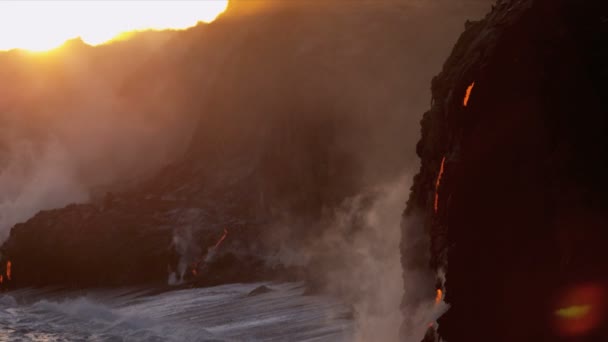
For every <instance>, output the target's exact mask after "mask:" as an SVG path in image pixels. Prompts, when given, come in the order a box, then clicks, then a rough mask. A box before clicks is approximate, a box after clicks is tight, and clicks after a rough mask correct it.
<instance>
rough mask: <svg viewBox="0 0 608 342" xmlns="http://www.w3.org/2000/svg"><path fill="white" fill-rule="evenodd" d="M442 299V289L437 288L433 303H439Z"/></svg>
mask: <svg viewBox="0 0 608 342" xmlns="http://www.w3.org/2000/svg"><path fill="white" fill-rule="evenodd" d="M442 300H443V291H442V290H441V289H437V295H436V296H435V305H439V303H441V301H442Z"/></svg>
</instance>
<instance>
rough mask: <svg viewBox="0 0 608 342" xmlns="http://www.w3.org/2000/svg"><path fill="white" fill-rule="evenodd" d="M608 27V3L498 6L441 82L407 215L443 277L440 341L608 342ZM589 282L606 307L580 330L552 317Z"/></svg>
mask: <svg viewBox="0 0 608 342" xmlns="http://www.w3.org/2000/svg"><path fill="white" fill-rule="evenodd" d="M607 18H608V3H607V2H605V1H593V0H588V1H567V0H563V1H562V0H556V1H546V0H523V1H515V0H514V1H498V3H497V4H496V5H495V7H494V8H493V10H492V12H491V13H490V14H488V15H487V17H486V18H485V19H484V20H482V21H479V22H469V23H467V25H466V31H465V32H464V33H463V34H462V36H461V37H460V39H459V41H458V43H457V44H456V46H455V47H454V50H453V52H452V54H451V56H450V57H449V58H448V60H447V61H446V63H445V65H444V68H443V71H442V72H441V73H440V74H439V75H438V76H437V77H436V78H435V79H434V80H433V82H432V91H433V105H432V107H431V110H430V111H428V112H427V113H425V115H424V118H423V119H422V138H421V140H420V142H419V143H418V146H417V152H418V155H419V156H420V158H421V161H422V165H421V169H420V172H419V174H418V175H417V176H416V178H415V183H414V185H413V188H412V190H413V192H412V194H411V197H410V200H409V204H408V208H407V211H406V215H420V216H423V217H424V218H425V221H424V225H425V227H426V229H427V231H428V233H429V234H430V238H431V254H432V260H431V266H432V268H433V269H435V270H439V269H443V270H446V271H447V276H446V277H447V282H446V283H445V284H444V286H445V290H446V291H445V293H446V297H445V300H446V302H447V303H449V304H450V305H451V308H450V310H449V311H448V312H447V314H445V315H444V316H443V317H442V318H441V319H440V320H439V335H440V336H441V338H443V339H445V340H447V341H450V342H461V341H462V342H464V341H467V342H472V341H562V340H563V341H570V340H573V338H575V340H576V341H604V340H606V339H607V338H608V330H606V329H607V327H608V321H607V320H606V319H607V317H608V312H607V311H606V307H607V303H606V302H605V301H606V298H608V297H606V296H605V294H606V291H607V290H608V288H607V287H606V286H607V285H608V283H607V281H608V254H607V253H608V249H607V248H606V241H608V229H607V228H606V227H607V225H606V224H607V223H608V216H607V214H606V213H607V212H608V210H607V209H608V200H607V197H606V193H607V191H608V178H607V177H606V176H605V175H606V174H607V172H608V162H607V160H606V158H605V156H606V153H607V152H608V126H607V122H608V103H607V102H606V99H608V72H607V71H608V19H607ZM473 84H474V85H473ZM469 88H470V89H471V91H470V96H469V97H468V99H467V100H465V98H466V97H467V96H466V94H467V89H469ZM442 160H444V161H442ZM442 164H444V165H443V173H442V174H441V175H440V173H441V172H440V170H441V169H442ZM438 178H441V179H440V180H438ZM404 257H405V256H404ZM585 284H594V286H595V288H599V289H600V290H597V291H599V292H602V291H603V293H604V297H603V299H602V297H601V296H596V297H593V298H596V299H594V300H592V301H591V302H590V303H587V304H588V305H589V306H588V309H589V310H590V311H589V312H590V313H589V315H595V316H594V317H593V318H590V317H591V316H589V317H588V318H584V317H583V318H580V320H581V321H582V320H584V319H589V320H590V321H587V322H588V324H589V327H588V328H585V329H583V328H581V326H580V325H579V326H577V328H576V329H579V330H576V329H573V328H572V326H573V325H575V324H580V322H581V321H576V320H577V319H579V318H575V319H573V321H571V322H570V323H569V322H567V319H566V318H560V317H558V312H559V311H556V310H559V309H560V306H559V305H560V300H559V298H560V293H562V291H564V289H569V288H577V287H578V286H588V285H585ZM406 290H407V289H406ZM430 291H432V289H431V290H430ZM586 293H587V295H589V293H591V292H590V290H589V291H587V292H586ZM589 296H590V295H589ZM587 298H591V297H587ZM597 298H600V299H597ZM581 300H582V299H581ZM583 301H584V300H583ZM570 304H571V305H572V304H573V303H570ZM582 304H584V303H578V304H577V305H582ZM587 304H586V305H587ZM583 316H584V314H583ZM560 320H563V321H560ZM572 322H574V323H572ZM589 322H592V323H589ZM569 324H570V325H571V326H570V328H568V325H569ZM564 327H565V328H564ZM568 329H570V330H568ZM573 331H575V332H573Z"/></svg>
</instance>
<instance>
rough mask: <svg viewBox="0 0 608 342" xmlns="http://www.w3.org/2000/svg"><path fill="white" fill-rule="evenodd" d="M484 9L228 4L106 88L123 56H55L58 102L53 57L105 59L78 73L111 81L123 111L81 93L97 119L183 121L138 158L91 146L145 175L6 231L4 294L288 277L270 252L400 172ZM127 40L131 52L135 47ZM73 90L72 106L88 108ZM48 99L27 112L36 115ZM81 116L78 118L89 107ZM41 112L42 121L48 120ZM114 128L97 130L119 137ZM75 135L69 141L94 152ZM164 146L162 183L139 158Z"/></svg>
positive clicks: (123, 145)
mask: <svg viewBox="0 0 608 342" xmlns="http://www.w3.org/2000/svg"><path fill="white" fill-rule="evenodd" d="M260 4H261V5H260ZM258 5H260V7H258ZM480 8H482V7H481V6H477V5H475V6H473V8H465V7H461V6H452V7H447V9H445V10H444V9H443V7H440V6H438V5H437V6H436V5H432V6H430V7H425V6H420V5H419V4H418V3H416V2H413V3H411V4H410V3H405V4H404V3H401V2H398V1H381V2H376V1H361V2H351V1H338V0H336V1H326V2H323V4H317V5H316V6H310V5H309V3H308V2H281V1H268V2H244V1H243V2H241V1H235V2H234V4H233V6H231V8H230V9H229V10H228V11H227V12H226V13H225V14H224V15H223V16H222V17H220V18H219V19H218V20H216V21H215V22H214V23H212V24H211V25H203V26H199V27H195V28H193V29H191V30H188V31H185V32H179V33H176V34H172V35H170V36H169V38H167V39H166V40H163V43H162V44H160V45H155V44H151V45H146V44H144V43H141V44H142V45H144V46H147V47H148V49H142V50H141V51H140V52H141V56H140V55H139V54H138V57H141V58H137V60H136V61H137V63H125V64H120V66H121V67H120V68H119V69H120V70H117V71H116V73H117V74H116V75H115V74H114V73H113V71H112V70H111V69H107V68H105V67H104V66H106V63H108V64H109V62H108V60H110V59H112V58H114V59H116V58H118V57H120V56H121V53H120V51H119V50H120V47H117V46H112V45H110V46H106V47H102V50H96V49H98V48H95V49H93V48H90V47H83V46H79V45H78V42H73V44H74V46H72V48H73V50H65V51H67V52H65V54H66V56H56V57H57V58H55V59H53V61H54V63H57V64H58V65H59V66H60V67H56V66H52V67H50V69H51V71H52V72H51V73H50V76H49V81H48V82H47V83H48V84H51V85H52V84H53V81H56V80H55V78H54V77H57V78H60V79H64V78H65V79H67V80H68V81H69V82H68V86H67V87H66V89H67V90H66V89H63V88H61V89H56V90H55V91H56V92H57V93H58V94H55V93H52V94H51V95H53V94H55V95H57V96H60V95H61V94H62V93H63V92H64V91H65V92H75V91H76V90H79V89H80V88H78V87H77V85H78V84H79V83H78V80H79V79H78V78H77V77H74V78H71V77H67V76H65V74H69V72H70V71H71V70H72V69H71V67H70V64H69V63H68V64H65V63H64V62H65V61H66V60H67V58H73V57H74V56H76V54H77V51H76V50H80V49H82V50H84V51H86V53H87V55H91V56H94V57H95V58H93V59H94V60H95V61H97V62H99V63H92V64H88V63H85V66H89V67H90V69H87V73H86V74H85V75H86V76H87V77H85V80H89V79H98V78H99V79H98V80H100V81H105V79H104V77H103V76H105V75H106V73H107V74H109V75H110V76H112V77H110V78H111V82H109V83H110V84H111V86H110V87H109V90H111V92H110V93H111V95H112V98H118V99H119V100H120V101H121V102H119V103H126V104H127V106H126V108H122V107H121V109H125V110H124V111H121V112H120V113H117V112H115V111H114V110H115V109H116V108H114V107H112V106H109V107H110V108H106V106H101V104H104V101H103V100H104V98H103V97H101V96H97V95H96V94H98V92H96V91H91V92H87V89H85V88H83V89H82V90H83V93H84V95H87V96H91V97H92V98H93V99H94V100H95V101H93V104H94V106H92V107H94V108H102V109H103V110H100V112H101V113H100V114H99V115H98V116H99V117H106V116H116V117H119V118H120V117H123V118H124V120H125V121H128V120H129V119H130V118H131V117H132V116H135V117H138V118H139V119H141V121H142V122H144V123H145V122H147V121H148V120H151V121H154V122H157V120H155V119H158V118H161V119H163V120H165V119H166V120H169V121H168V122H169V123H171V122H173V121H171V120H170V119H171V118H174V117H178V118H182V119H183V120H179V122H178V123H177V124H175V125H173V124H171V125H169V124H167V125H166V127H167V132H162V130H161V131H159V130H158V127H163V125H164V123H165V121H163V120H159V121H158V123H159V125H157V126H158V127H157V126H155V127H156V128H155V129H150V130H148V129H146V128H147V126H145V125H144V129H143V131H144V133H145V136H146V137H147V138H148V140H147V141H148V142H152V144H148V145H142V146H138V145H137V143H138V139H133V141H132V142H133V145H131V144H130V141H129V139H128V138H129V135H128V134H127V135H126V137H122V138H121V139H117V140H115V139H113V137H114V135H112V134H108V135H107V136H104V135H102V136H101V137H97V138H98V139H99V141H100V142H101V144H100V145H101V146H105V145H104V144H105V143H108V144H111V145H112V146H114V145H116V147H115V148H113V149H110V151H112V152H115V154H114V153H109V154H108V156H109V157H111V158H108V160H110V161H118V162H124V161H127V162H128V163H126V164H127V165H131V166H133V165H135V166H137V168H143V169H144V170H148V171H154V172H152V174H147V176H148V178H147V179H146V181H142V179H143V178H140V179H138V181H139V182H138V183H137V184H135V185H133V184H130V185H131V186H130V187H120V186H114V187H113V188H114V189H116V188H118V191H112V192H113V193H112V194H107V195H106V194H101V195H95V194H94V195H93V196H92V201H90V203H88V204H78V205H70V206H68V207H66V208H63V209H57V210H50V211H43V212H40V213H39V214H37V215H36V216H35V217H33V218H32V219H30V220H28V221H26V222H24V223H21V224H18V225H16V226H15V227H14V228H13V229H12V230H11V233H10V236H9V237H8V240H7V241H6V243H5V244H4V245H3V247H2V249H1V252H2V259H1V260H0V263H1V264H2V265H3V266H2V267H4V268H6V264H7V262H8V261H9V260H10V261H11V264H12V269H11V273H12V277H11V279H10V281H9V280H6V279H5V282H4V286H8V287H22V286H29V285H45V284H60V285H70V286H92V285H95V284H97V285H105V284H109V285H124V284H135V283H143V282H153V283H166V282H167V280H168V278H169V277H170V275H171V277H172V278H171V280H173V281H176V278H177V280H181V278H182V277H183V280H184V281H188V282H189V281H192V282H198V283H199V284H209V283H214V282H230V281H245V280H255V279H259V278H272V277H274V276H275V275H277V274H279V273H280V274H284V270H283V269H282V268H281V267H280V266H279V268H276V267H275V266H274V263H268V262H266V261H267V258H265V257H267V256H269V255H275V254H276V252H277V249H278V247H280V246H281V244H283V243H285V242H286V240H291V242H294V244H295V245H297V244H301V245H305V244H306V242H307V241H310V240H314V239H317V238H318V237H319V235H320V233H321V232H323V231H324V230H325V229H326V228H328V226H327V224H325V221H329V218H331V215H332V214H333V211H334V209H335V208H336V207H338V206H340V205H341V204H342V203H343V202H344V201H345V199H347V198H351V197H353V196H355V195H360V194H362V193H363V194H364V195H367V193H365V192H366V191H367V190H368V189H369V188H372V187H374V186H376V185H377V184H380V183H383V182H386V181H387V180H390V179H394V178H396V177H398V176H401V173H402V172H403V169H404V168H406V167H407V166H408V163H410V162H411V161H412V160H413V150H414V142H415V140H416V134H417V133H416V132H417V130H418V129H417V126H416V122H417V120H418V119H417V114H414V113H419V112H421V111H422V109H423V108H424V107H425V106H426V105H427V103H428V101H427V99H426V96H425V94H426V92H427V90H426V89H425V88H424V87H422V86H421V85H423V84H426V83H428V81H429V79H430V75H431V72H430V70H433V69H435V68H436V65H438V64H439V63H441V60H442V59H443V56H445V54H446V53H447V50H446V46H447V44H442V43H441V42H444V41H449V40H451V39H453V38H455V36H456V33H455V32H456V31H454V28H455V27H460V25H461V24H460V23H461V22H462V21H463V20H464V18H466V17H468V16H470V15H471V13H476V12H480V11H481V10H480ZM421 31H422V32H425V36H424V37H421V34H420V32H421ZM144 42H146V41H145V40H144ZM121 44H124V45H122V47H123V48H124V49H125V51H126V52H125V53H126V54H128V53H130V52H132V51H131V50H130V49H129V48H128V46H129V45H128V44H129V41H126V42H122V43H121ZM150 46H152V47H156V48H157V49H158V50H157V51H154V52H151V51H150V50H149V49H150ZM92 49H93V50H92ZM134 50H137V49H134ZM59 51H63V50H59ZM103 51H106V52H108V54H107V55H104V53H103ZM111 51H114V52H112V53H110V52H111ZM412 51H416V53H412ZM104 56H106V57H107V58H108V60H106V59H104ZM117 56H118V57H117ZM13 57H14V56H13ZM43 61H44V60H43ZM102 62H103V63H102ZM93 66H95V67H94V68H93ZM99 70H101V71H99ZM55 72H56V73H57V75H55ZM70 75H71V74H70ZM91 75H92V76H91ZM31 76H32V80H33V81H36V80H37V79H38V78H37V77H36V75H35V74H34V75H31ZM72 76H73V75H72ZM95 76H98V78H96V77H95ZM17 78H19V77H17ZM33 83H35V82H33ZM28 84H29V83H28ZM44 89H46V90H49V89H50V90H53V88H52V87H50V88H49V89H47V88H44ZM75 89H76V90H75ZM50 90H49V91H50ZM93 90H95V89H93ZM404 93H406V94H407V95H406V96H404V95H403V94H404ZM74 94H75V96H73V97H68V99H69V100H71V101H73V102H78V101H77V100H78V99H79V98H80V96H84V95H82V94H81V93H80V92H76V93H74ZM76 95H78V96H76ZM54 98H55V97H54V96H50V95H49V96H46V95H45V96H43V97H41V98H38V97H34V98H32V101H30V102H33V103H34V104H36V105H37V106H39V107H41V108H42V107H44V106H43V105H42V103H45V102H46V101H47V100H49V101H50V100H51V99H54ZM63 98H65V97H63ZM11 99H13V98H12V97H11ZM96 101H99V103H98V102H96ZM9 102H11V103H10V105H11V106H9V107H11V108H13V109H15V110H18V109H20V108H21V107H20V106H15V105H14V101H9ZM17 102H18V101H17ZM68 102H70V101H68ZM0 104H2V103H0ZM18 104H19V103H18ZM98 105H99V106H98ZM58 108H59V109H63V108H64V107H62V106H61V105H59V106H58ZM77 108H78V109H79V110H83V111H84V112H83V113H87V112H86V110H87V109H88V108H89V107H87V106H81V107H77ZM105 111H107V113H106V112H105ZM404 113H412V115H404ZM8 115H9V116H10V113H9V114H8ZM41 116H44V117H45V118H47V119H48V118H50V119H49V120H50V121H51V122H53V120H52V119H53V116H52V115H49V113H46V112H45V113H44V115H41ZM75 117H76V116H75V115H72V116H68V117H67V119H66V122H70V121H69V120H68V119H73V118H75ZM92 117H95V116H94V115H92ZM62 118H63V116H62ZM85 118H86V119H88V118H89V117H88V116H85ZM192 118H195V119H196V120H191V119H192ZM58 121H61V120H58ZM83 121H85V122H88V121H87V120H83ZM125 121H123V120H115V121H112V122H113V123H114V124H113V125H108V126H109V127H110V128H116V129H117V130H120V129H121V128H122V127H123V125H124V122H125ZM46 122H47V121H45V123H46ZM78 122H80V120H79V121H78ZM71 123H74V122H73V121H72V122H71ZM39 126H41V127H38V129H42V130H44V129H46V128H47V127H48V126H45V125H44V124H41V125H39ZM91 126H92V127H93V128H95V127H96V125H91ZM75 127H80V126H79V125H75ZM137 127H138V126H137V125H136V128H137ZM404 130H405V131H407V133H406V134H405V135H404V134H403V132H404ZM109 131H110V132H112V131H113V130H109ZM136 131H137V130H136ZM83 132H85V133H83ZM86 132H90V130H83V131H82V132H77V133H80V134H77V135H76V136H75V138H74V137H73V138H74V139H72V140H69V141H68V143H69V144H67V145H68V146H70V147H72V146H75V147H80V146H81V145H82V144H80V140H79V139H82V140H83V141H87V142H88V141H91V140H93V139H94V137H93V136H89V135H87V133H86ZM164 134H170V136H171V137H173V138H175V141H177V142H179V143H178V144H176V146H174V147H175V148H174V149H173V151H174V153H173V155H171V157H172V158H169V159H167V158H157V159H161V160H162V161H163V162H164V163H167V162H169V161H171V162H172V163H171V164H170V165H168V166H166V167H164V168H162V169H161V170H160V171H159V170H158V164H155V167H154V168H152V167H141V166H142V165H140V163H139V162H138V161H140V160H145V159H146V157H157V155H158V154H164V153H165V152H166V149H164V148H162V147H163V146H164V145H169V143H166V144H165V143H164V142H166V140H165V139H164V138H165V136H164ZM32 135H36V133H35V132H34V133H32ZM83 135H86V137H83ZM155 137H158V138H159V139H155ZM404 139H405V140H407V141H406V143H405V144H403V141H404ZM170 141H173V140H170ZM134 146H135V147H137V148H134ZM172 146H173V145H172ZM403 146H409V147H406V148H404V147H403ZM86 151H88V150H86V149H85V152H86ZM125 151H127V152H128V151H130V152H132V153H126V154H124V153H123V152H125ZM93 152H94V151H93ZM106 152H107V151H106ZM68 154H69V153H68ZM84 155H85V157H88V158H84V163H83V165H85V166H86V169H87V171H88V172H86V173H87V174H88V173H91V174H92V175H93V176H100V175H102V176H103V175H104V171H105V170H107V169H108V168H107V167H109V165H106V164H104V163H101V162H100V163H97V160H96V159H95V158H94V157H95V156H97V155H98V154H96V153H90V154H89V153H84ZM407 155H410V156H411V157H412V158H404V156H407ZM152 159H154V158H152ZM109 164H112V163H109ZM145 165H147V164H145ZM101 166H104V167H101ZM110 166H111V165H110ZM127 169H128V170H131V169H130V167H127ZM96 171H99V172H96ZM93 178H96V177H93ZM119 180H122V179H119ZM328 217H329V218H328ZM281 227H288V228H289V229H287V230H283V231H280V230H279V228H281ZM355 229H357V227H356V225H353V227H352V228H351V227H350V226H349V228H348V230H347V232H345V233H344V236H348V235H349V232H350V231H352V230H355ZM225 232H227V233H225ZM224 234H226V235H224ZM292 246H293V244H292ZM333 259H335V258H332V260H333ZM317 264H319V265H323V264H324V263H323V262H321V261H317ZM214 265H215V266H214ZM213 267H216V268H215V269H213V270H212V268H213ZM335 267H336V268H339V266H335ZM2 271H3V273H2V274H4V275H6V269H4V270H2ZM293 271H294V272H296V273H298V274H299V269H296V270H293ZM288 273H289V272H288ZM288 276H289V274H288Z"/></svg>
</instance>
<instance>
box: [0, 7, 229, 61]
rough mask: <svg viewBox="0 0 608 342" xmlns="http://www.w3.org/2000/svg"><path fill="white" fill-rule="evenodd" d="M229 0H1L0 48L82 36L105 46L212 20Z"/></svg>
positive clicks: (33, 47) (47, 45)
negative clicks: (141, 33) (133, 35)
mask: <svg viewBox="0 0 608 342" xmlns="http://www.w3.org/2000/svg"><path fill="white" fill-rule="evenodd" d="M227 6H228V0H198V1H192V0H190V1H181V0H178V1H160V0H152V1H150V0H136V1H133V0H127V1H99V0H90V1H69V0H68V1H65V0H63V1H56V0H50V1H49V0H47V1H29V0H27V1H0V32H1V34H0V50H11V49H16V48H19V49H24V50H29V51H46V50H50V49H53V48H56V47H58V46H61V45H62V44H63V43H64V42H65V41H67V40H69V39H74V38H78V37H80V38H81V39H82V40H83V41H84V42H85V43H87V44H90V45H99V44H103V43H106V42H108V41H111V40H112V39H113V38H115V37H117V36H119V35H120V34H122V33H125V32H131V31H144V30H165V29H174V30H179V29H187V28H189V27H192V26H195V25H196V24H197V23H198V22H200V21H202V22H207V23H208V22H211V21H213V20H214V19H215V18H216V17H217V16H218V15H219V14H221V13H222V12H223V11H224V10H225V9H226V7H227Z"/></svg>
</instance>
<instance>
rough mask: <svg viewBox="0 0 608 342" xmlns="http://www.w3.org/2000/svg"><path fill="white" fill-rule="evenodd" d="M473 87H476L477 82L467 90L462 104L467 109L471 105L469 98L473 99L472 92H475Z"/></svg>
mask: <svg viewBox="0 0 608 342" xmlns="http://www.w3.org/2000/svg"><path fill="white" fill-rule="evenodd" d="M473 87H475V82H473V83H471V85H470V86H469V87H468V88H467V92H466V93H465V95H464V100H463V102H462V104H463V105H464V106H465V107H466V106H467V105H468V104H469V97H471V92H472V91H473Z"/></svg>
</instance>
